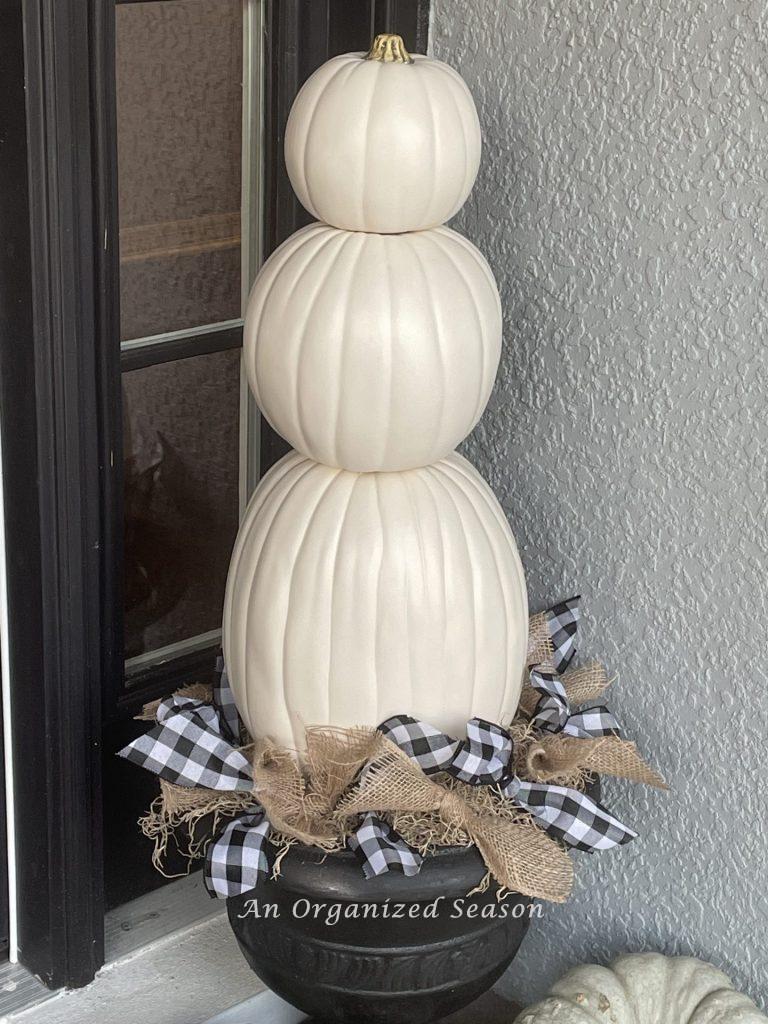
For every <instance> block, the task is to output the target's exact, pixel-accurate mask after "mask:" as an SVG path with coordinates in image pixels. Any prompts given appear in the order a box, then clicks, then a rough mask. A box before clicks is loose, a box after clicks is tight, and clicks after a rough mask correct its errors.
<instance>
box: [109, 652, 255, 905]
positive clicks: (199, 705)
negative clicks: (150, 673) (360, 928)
mask: <svg viewBox="0 0 768 1024" xmlns="http://www.w3.org/2000/svg"><path fill="white" fill-rule="evenodd" d="M217 667H218V668H219V675H218V682H217V683H216V684H215V686H214V688H213V703H212V704H208V703H206V702H205V701H202V700H197V699H195V698H192V697H180V696H178V695H176V696H173V697H169V698H168V699H167V700H164V701H161V702H160V704H159V705H158V708H157V711H156V713H155V717H156V719H157V724H156V725H155V726H153V727H152V728H151V729H150V730H149V732H148V733H146V734H145V735H144V736H139V738H138V739H136V740H134V741H133V742H132V743H129V744H128V746H127V747H125V748H124V749H123V750H121V751H120V756H121V757H124V758H125V759H126V760H128V761H131V762H133V764H137V765H139V766H140V767H142V768H147V769H148V770H149V771H151V772H154V773H155V775H159V776H160V778H161V779H165V780H166V781H168V782H173V783H174V784H175V785H177V786H203V787H205V788H206V789H213V790H216V791H217V792H245V793H247V792H250V791H251V788H252V786H253V779H252V777H251V766H250V764H249V762H248V759H247V758H246V757H245V756H244V755H243V753H242V751H240V750H239V749H238V743H239V739H240V731H241V725H240V718H239V717H238V714H237V709H236V707H235V702H234V698H233V696H232V691H231V689H230V686H229V680H228V678H227V673H226V669H225V668H224V665H223V662H222V661H221V660H220V661H219V664H218V666H217ZM269 832H270V825H269V821H268V820H267V817H266V815H265V813H264V811H263V809H262V808H261V807H260V805H259V804H258V803H257V802H256V801H255V800H254V803H253V806H251V807H249V808H248V809H247V811H246V812H245V814H241V815H240V816H239V817H238V818H236V819H235V820H234V821H231V822H230V823H229V824H228V825H227V826H226V828H225V829H224V831H223V832H222V833H221V835H220V836H218V837H217V839H215V840H214V841H213V842H212V843H211V845H210V846H209V847H208V852H207V854H206V860H205V872H204V878H205V884H206V888H207V889H208V892H209V893H210V894H211V896H218V897H221V898H224V899H226V898H227V897H229V896H239V895H241V894H242V893H245V892H249V891H250V890H251V889H253V887H254V886H255V885H256V883H257V882H258V880H259V877H260V876H261V875H262V874H266V873H267V872H268V871H269V859H270V858H269V843H268V839H269Z"/></svg>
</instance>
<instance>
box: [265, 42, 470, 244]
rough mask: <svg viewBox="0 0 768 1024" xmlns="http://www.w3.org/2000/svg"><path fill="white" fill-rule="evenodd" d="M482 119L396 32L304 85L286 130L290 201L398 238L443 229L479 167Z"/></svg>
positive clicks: (436, 65)
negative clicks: (294, 198) (293, 198)
mask: <svg viewBox="0 0 768 1024" xmlns="http://www.w3.org/2000/svg"><path fill="white" fill-rule="evenodd" d="M480 146H481V139H480V123H479V121H478V117H477V111H476V110H475V104H474V102H473V100H472V96H471V94H470V92H469V89H468V88H467V86H466V84H465V83H464V81H463V80H462V78H461V77H460V76H459V75H458V74H457V73H456V72H455V71H454V70H453V69H452V68H450V67H448V65H447V64H443V63H442V62H441V61H439V60H432V59H431V58H429V57H423V56H420V55H419V56H414V57H411V56H410V55H409V54H408V52H407V50H406V49H405V46H404V45H403V41H402V39H401V38H400V36H394V35H382V36H377V37H376V39H375V40H374V43H373V46H372V47H371V50H370V52H369V53H368V54H367V55H366V54H364V53H345V54H341V55H340V56H338V57H334V58H333V59H332V60H329V61H328V62H327V63H326V64H323V65H322V66H321V67H320V68H318V70H317V71H315V73H314V74H313V75H312V76H311V77H310V78H309V79H308V80H307V81H306V82H305V83H304V85H303V87H302V88H301V90H300V92H299V94H298V96H297V97H296V100H295V101H294V104H293V107H292V109H291V113H290V115H289V117H288V124H287V126H286V132H285V163H286V166H287V168H288V175H289V177H290V179H291V184H292V185H293V188H294V191H295V192H296V195H297V196H298V197H299V200H300V201H301V203H302V205H303V206H304V207H305V208H306V209H307V210H309V212H310V213H311V214H313V215H314V216H315V217H316V218H317V219H318V220H322V221H325V223H326V224H331V225H332V226H333V227H336V228H344V229H345V230H347V231H370V232H375V233H378V234H396V233H401V232H404V231H420V230H422V229H424V228H432V227H435V226H437V225H438V224H444V223H445V222H446V221H447V220H449V219H450V218H451V217H452V216H453V215H454V214H455V213H456V212H457V211H458V210H459V209H460V208H461V206H462V205H463V203H464V201H465V200H466V198H467V196H468V195H469V193H470V191H471V189H472V185H473V184H474V181H475V177H476V176H477V170H478V167H479V166H480Z"/></svg>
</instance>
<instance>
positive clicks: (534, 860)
mask: <svg viewBox="0 0 768 1024" xmlns="http://www.w3.org/2000/svg"><path fill="white" fill-rule="evenodd" d="M465 790H471V787H464V786H462V787H460V788H459V787H453V786H452V787H447V786H442V785H440V783H439V782H437V781H433V780H432V779H430V778H428V777H427V776H426V775H425V774H424V773H423V772H422V771H421V769H420V768H419V767H418V765H415V764H414V763H413V762H412V761H411V760H410V758H409V757H408V756H407V755H406V754H404V753H403V751H402V750H400V749H399V748H398V747H396V746H395V745H394V744H392V743H390V742H389V741H388V740H384V744H383V749H382V752H381V753H380V754H379V756H378V757H376V758H375V759H374V760H373V761H371V762H369V764H368V766H367V767H366V770H365V772H364V773H363V776H362V777H361V778H360V779H359V781H358V782H357V783H356V784H355V785H354V786H353V788H352V790H351V791H350V792H349V793H347V794H346V796H344V797H342V799H341V800H340V801H339V804H338V806H337V808H336V814H335V817H336V819H337V820H338V821H339V822H340V823H342V824H348V823H349V822H350V821H354V819H356V818H357V816H358V815H359V814H362V813H364V812H365V811H369V810H372V809H373V810H376V811H379V812H390V813H393V814H394V815H395V821H396V822H397V824H396V826H395V827H397V825H398V824H399V825H401V826H402V825H403V819H402V815H403V814H404V813H407V812H410V814H412V815H415V816H417V817H414V818H413V819H412V824H413V826H414V827H415V829H416V830H418V827H419V826H418V820H419V819H420V818H423V816H424V815H427V816H429V815H432V816H434V815H437V818H438V819H439V820H440V821H441V822H443V823H444V824H445V826H446V827H447V829H448V832H449V834H451V833H453V835H452V838H460V837H463V836H464V835H466V836H467V837H468V839H469V840H470V841H471V842H472V843H473V844H474V845H475V846H476V847H477V848H478V850H479V851H480V854H481V856H482V858H483V860H484V861H485V864H486V867H487V868H488V870H489V871H490V872H491V874H492V875H493V877H494V878H495V879H496V881H497V882H498V883H499V884H500V885H501V886H503V887H504V888H505V889H510V890H512V891H514V892H519V893H522V894H523V895H525V896H534V897H541V898H542V899H546V900H551V901H553V902H556V903H561V902H563V900H565V899H566V898H567V896H568V894H569V893H570V891H571V886H572V884H573V866H572V864H571V861H570V859H569V857H568V855H567V854H566V852H565V851H564V850H563V848H562V847H561V846H560V845H559V844H558V843H556V842H555V841H554V840H552V839H550V838H549V836H547V835H546V833H544V832H542V831H541V829H539V828H538V827H537V826H536V825H535V824H534V823H533V821H532V820H531V819H530V816H529V815H527V814H525V812H523V811H522V810H520V811H519V813H515V815H514V817H508V816H501V815H499V814H497V813H493V812H490V810H485V811H483V810H481V809H480V808H478V806H477V805H475V806H473V804H472V802H471V800H469V799H467V796H466V795H465ZM432 820H433V821H434V817H433V819H432ZM406 831H407V830H406ZM435 834H436V833H435V830H433V831H432V833H431V838H432V839H434V837H435Z"/></svg>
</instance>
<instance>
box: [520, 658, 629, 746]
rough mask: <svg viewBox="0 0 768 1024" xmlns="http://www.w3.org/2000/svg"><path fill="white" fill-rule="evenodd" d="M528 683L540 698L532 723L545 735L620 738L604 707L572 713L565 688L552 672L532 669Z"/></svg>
mask: <svg viewBox="0 0 768 1024" xmlns="http://www.w3.org/2000/svg"><path fill="white" fill-rule="evenodd" d="M530 681H531V686H532V687H533V689H534V690H536V691H537V693H540V694H541V698H540V699H539V702H538V704H537V705H536V710H535V711H534V713H533V718H532V719H531V721H532V722H534V723H535V724H536V725H538V726H539V728H540V729H542V730H544V732H562V733H565V734H566V735H567V736H577V737H579V738H580V739H592V738H593V737H595V736H620V735H621V731H620V729H619V723H618V722H617V721H616V719H615V718H614V717H613V715H612V714H611V712H610V711H609V710H608V708H607V707H606V706H605V705H604V704H596V705H594V706H593V707H588V708H582V709H581V710H580V711H576V712H574V713H572V712H571V705H570V702H569V701H568V695H567V694H566V692H565V687H564V686H563V684H562V683H561V682H560V680H559V679H558V678H557V676H556V675H555V673H554V672H550V671H548V670H547V669H545V668H542V667H540V666H537V667H536V668H532V669H531V674H530Z"/></svg>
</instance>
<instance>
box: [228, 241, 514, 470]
mask: <svg viewBox="0 0 768 1024" xmlns="http://www.w3.org/2000/svg"><path fill="white" fill-rule="evenodd" d="M500 351H501V303H500V301H499V294H498V291H497V288H496V283H495V281H494V279H493V274H492V272H491V269H490V267H489V266H488V264H487V263H486V261H485V259H484V258H483V256H482V255H481V254H480V253H479V252H478V250H477V249H476V248H475V247H474V246H473V245H472V244H471V243H470V242H468V241H467V240H466V239H465V238H463V237H462V236H461V235H459V234H457V233H456V232H455V231H451V230H450V229H449V228H436V229H434V230H432V231H420V232H416V233H413V234H405V235H370V234H364V233H360V232H349V231H339V230H337V229H336V228H330V227H327V226H326V225H324V224H312V225H310V226H309V227H307V228H304V229H303V230H301V231H297V232H296V234H295V235H292V236H291V237H290V238H289V239H288V240H287V241H286V242H284V243H283V245H282V246H280V248H279V249H278V250H277V251H276V252H275V253H274V254H273V255H272V256H271V257H270V258H269V260H267V262H266V264H265V266H264V267H263V268H262V270H261V272H260V274H259V276H258V278H257V280H256V282H255V284H254V286H253V290H252V292H251V296H250V300H249V302H248V310H247V315H246V320H245V338H244V353H245V365H246V368H247V371H248V379H249V382H250V385H251V388H252V389H253V393H254V395H255V397H256V401H257V402H258V404H259V406H260V408H261V410H262V412H263V413H264V415H265V416H266V417H267V419H268V420H269V422H270V423H271V424H272V426H273V427H275V429H276V430H277V431H278V433H280V434H282V435H283V437H285V438H286V439H287V440H288V441H289V442H290V444H291V446H292V447H293V448H295V449H297V450H298V451H300V452H303V453H304V454H305V455H310V456H311V457H312V458H313V459H316V460H317V461H318V462H324V463H325V464H326V465H328V466H340V467H342V468H344V469H351V470H356V471H358V472H367V471H372V470H400V469H411V468H413V467H415V466H424V465H427V464H428V463H430V462H434V461H436V460H437V459H440V458H442V457H443V456H444V455H447V454H448V453H449V452H450V451H452V450H453V449H454V448H455V447H456V445H457V444H458V443H459V442H460V441H461V440H463V438H464V437H466V435H467V434H468V433H469V432H470V430H471V429H472V427H473V426H474V425H475V423H477V421H478V419H479V418H480V415H481V414H482V412H483V409H484V408H485V405H486V402H487V401H488V397H489V395H490V392H491V388H492V387H493V381H494V377H495V375H496V369H497V367H498V363H499V355H500Z"/></svg>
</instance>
